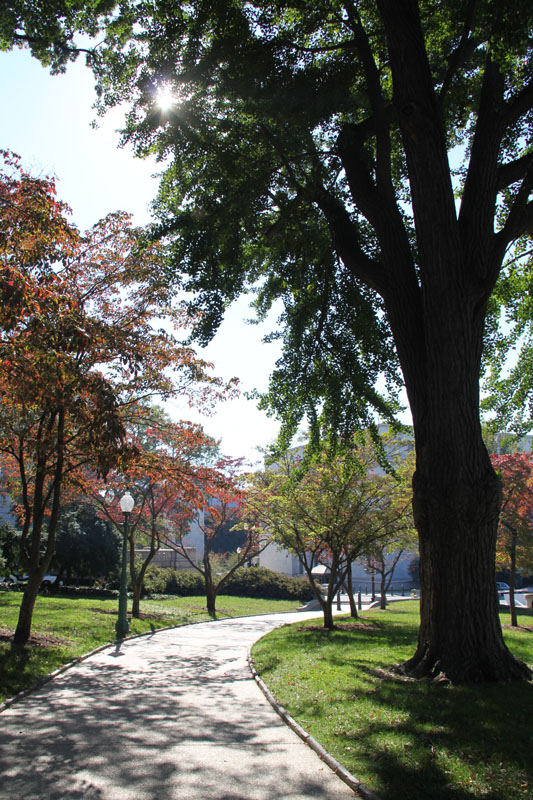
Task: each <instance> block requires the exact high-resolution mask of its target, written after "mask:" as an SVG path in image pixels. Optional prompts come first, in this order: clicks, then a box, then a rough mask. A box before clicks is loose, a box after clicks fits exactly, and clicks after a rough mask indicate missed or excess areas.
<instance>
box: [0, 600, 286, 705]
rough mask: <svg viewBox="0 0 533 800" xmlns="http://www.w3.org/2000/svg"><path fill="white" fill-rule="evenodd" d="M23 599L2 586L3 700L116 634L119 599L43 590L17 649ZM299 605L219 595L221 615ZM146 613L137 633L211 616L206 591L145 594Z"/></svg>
mask: <svg viewBox="0 0 533 800" xmlns="http://www.w3.org/2000/svg"><path fill="white" fill-rule="evenodd" d="M20 600H21V594H19V593H18V592H0V702H1V701H2V700H5V699H6V698H7V697H12V696H13V695H14V694H16V693H17V692H20V691H21V690H22V689H25V688H26V687H28V686H30V685H31V684H32V683H34V682H35V681H36V680H39V679H40V678H42V677H44V676H45V675H48V674H49V673H50V672H53V671H54V670H55V669H57V668H58V667H60V666H61V665H63V664H66V663H67V662H69V661H71V660H72V659H74V658H76V657H78V656H81V655H83V654H84V653H88V652H89V651H90V650H94V648H95V647H99V646H100V645H102V644H105V643H106V642H110V641H113V640H114V639H115V630H114V626H115V621H116V618H117V600H115V599H105V600H100V599H94V598H91V599H82V598H70V597H45V596H40V597H39V598H38V599H37V603H36V606H35V612H34V617H33V629H32V632H33V636H32V640H31V642H30V644H29V646H27V647H25V648H24V650H23V651H22V652H14V651H13V649H12V648H11V644H10V641H9V637H10V636H11V635H12V633H13V631H14V629H15V626H16V623H17V616H18V608H19V605H20ZM130 604H131V601H130ZM298 605H299V603H298V602H294V601H291V600H262V599H259V598H250V597H230V596H228V595H220V597H219V598H218V601H217V611H218V617H219V618H220V619H222V618H224V617H239V616H247V615H250V614H266V613H270V612H276V611H294V610H295V609H296V607H297V606H298ZM141 614H142V616H143V619H139V620H137V619H134V620H132V621H131V633H132V634H136V633H144V632H145V631H151V630H155V629H156V628H162V627H168V626H170V625H186V624H188V623H190V622H200V621H202V620H208V619H209V615H208V613H207V611H206V610H205V597H201V596H199V597H173V596H167V597H165V598H162V599H157V600H143V601H141Z"/></svg>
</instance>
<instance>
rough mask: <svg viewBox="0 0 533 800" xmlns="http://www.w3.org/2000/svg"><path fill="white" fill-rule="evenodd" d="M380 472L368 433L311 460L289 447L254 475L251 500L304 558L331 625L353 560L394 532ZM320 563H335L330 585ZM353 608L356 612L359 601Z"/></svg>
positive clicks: (268, 526)
mask: <svg viewBox="0 0 533 800" xmlns="http://www.w3.org/2000/svg"><path fill="white" fill-rule="evenodd" d="M379 472H380V470H379V464H378V463H377V460H376V453H375V450H374V448H373V446H372V443H371V442H370V440H369V439H366V440H365V441H364V442H363V443H362V444H360V445H359V446H358V447H357V448H355V447H354V448H351V447H346V448H344V449H343V450H341V451H334V452H333V453H331V452H328V450H327V449H326V448H324V449H323V450H322V452H321V454H320V455H319V456H318V457H315V458H313V460H312V461H310V462H307V461H302V459H301V457H300V455H299V454H298V453H297V452H295V451H292V452H291V451H288V452H285V453H284V454H283V456H282V457H281V458H280V459H279V460H278V462H277V463H276V465H275V466H274V468H273V469H272V470H267V471H265V472H263V473H259V474H256V475H255V476H252V477H251V479H250V480H251V483H252V486H253V489H252V490H251V491H250V493H249V497H248V504H249V505H251V506H252V508H253V509H254V512H255V514H256V515H257V518H258V524H260V525H262V526H263V527H264V529H265V530H267V531H268V532H269V533H271V535H272V538H273V539H274V541H276V542H278V543H279V544H281V545H283V547H286V548H287V549H288V550H289V551H290V552H292V553H294V555H296V557H297V558H298V560H299V561H300V563H301V564H302V566H303V568H304V570H305V573H306V574H307V576H308V579H309V581H310V582H311V585H312V586H313V589H314V591H315V595H316V597H317V599H318V601H319V603H320V605H321V608H322V612H323V615H324V627H326V628H333V627H334V625H333V601H334V598H335V595H336V594H337V592H339V590H340V589H341V587H342V586H343V584H344V583H345V582H346V580H347V578H348V574H349V571H350V570H351V565H352V563H353V562H354V561H355V560H356V559H357V558H359V557H361V556H362V555H363V554H364V553H365V552H366V551H368V549H369V548H370V547H371V546H372V545H373V544H374V543H375V542H376V541H378V540H380V539H382V538H385V537H386V536H387V535H388V528H387V525H388V520H387V519H385V515H384V514H383V513H382V515H381V516H380V511H379V510H380V507H381V508H383V507H384V504H385V500H384V497H385V494H386V492H387V491H388V490H390V480H389V478H387V477H384V476H383V475H382V474H379ZM317 564H321V565H323V566H326V567H327V569H328V573H329V579H328V583H327V587H326V588H325V591H321V590H320V589H319V588H318V587H317V585H316V583H315V580H314V577H313V568H314V567H315V566H316V565H317ZM352 600H353V593H352ZM351 606H352V614H356V613H357V612H356V609H355V603H353V602H352V604H351Z"/></svg>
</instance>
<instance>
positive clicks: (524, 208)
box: [495, 162, 533, 258]
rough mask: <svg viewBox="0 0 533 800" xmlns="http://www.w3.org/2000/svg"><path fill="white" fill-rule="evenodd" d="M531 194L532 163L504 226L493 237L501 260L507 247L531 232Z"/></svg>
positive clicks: (532, 224)
mask: <svg viewBox="0 0 533 800" xmlns="http://www.w3.org/2000/svg"><path fill="white" fill-rule="evenodd" d="M532 192H533V162H532V163H531V165H530V167H529V169H528V171H527V173H526V176H525V178H524V180H523V181H522V185H521V187H520V189H519V190H518V194H517V195H516V198H515V201H514V203H513V205H512V208H511V211H510V212H509V216H508V217H507V221H506V223H505V225H504V226H503V228H502V230H501V231H500V232H499V233H497V234H496V236H495V241H496V248H497V251H498V253H499V254H501V258H503V254H504V253H505V250H506V249H507V247H508V245H509V244H510V243H511V242H513V241H514V240H515V239H517V238H518V237H519V236H522V234H524V233H525V232H526V231H529V230H531V227H532V226H533V202H531V201H530V197H531V193H532Z"/></svg>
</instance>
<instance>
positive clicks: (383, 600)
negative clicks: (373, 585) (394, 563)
mask: <svg viewBox="0 0 533 800" xmlns="http://www.w3.org/2000/svg"><path fill="white" fill-rule="evenodd" d="M381 566H382V569H381V571H380V589H379V595H380V601H379V607H380V608H381V609H382V610H383V611H384V610H385V609H386V608H387V586H386V583H387V576H386V575H385V564H384V563H383V564H382V565H381Z"/></svg>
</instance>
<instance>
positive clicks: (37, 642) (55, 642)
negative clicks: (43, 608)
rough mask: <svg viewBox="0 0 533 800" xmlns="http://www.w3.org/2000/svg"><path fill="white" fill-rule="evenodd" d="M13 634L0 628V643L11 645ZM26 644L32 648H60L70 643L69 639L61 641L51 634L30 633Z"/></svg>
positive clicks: (7, 629)
mask: <svg viewBox="0 0 533 800" xmlns="http://www.w3.org/2000/svg"><path fill="white" fill-rule="evenodd" d="M14 633H15V631H13V630H9V628H0V642H10V643H12V642H13V634H14ZM26 644H28V645H32V646H34V647H35V646H37V647H57V646H60V647H62V646H63V645H70V644H72V642H70V640H69V639H62V638H61V637H59V636H54V635H53V634H51V633H32V634H31V636H30V638H29V639H28V641H27V642H26Z"/></svg>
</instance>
